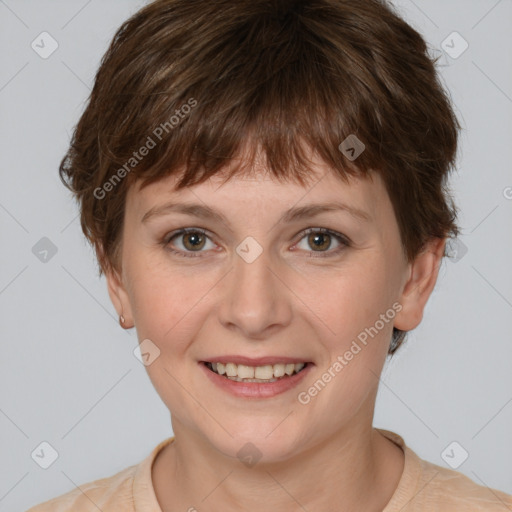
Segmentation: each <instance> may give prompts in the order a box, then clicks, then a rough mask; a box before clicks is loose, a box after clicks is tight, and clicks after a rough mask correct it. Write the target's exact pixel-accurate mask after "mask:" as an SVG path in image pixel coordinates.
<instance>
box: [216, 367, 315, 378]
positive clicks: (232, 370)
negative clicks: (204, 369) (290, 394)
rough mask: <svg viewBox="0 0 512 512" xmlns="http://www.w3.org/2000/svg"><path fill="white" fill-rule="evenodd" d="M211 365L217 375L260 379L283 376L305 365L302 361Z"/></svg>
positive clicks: (299, 369) (297, 370)
mask: <svg viewBox="0 0 512 512" xmlns="http://www.w3.org/2000/svg"><path fill="white" fill-rule="evenodd" d="M211 365H212V369H213V371H214V372H217V373H218V374H219V375H224V374H226V375H227V376H228V377H239V378H241V379H262V380H268V379H272V378H278V377H283V376H284V375H285V374H286V375H291V374H292V373H293V372H295V373H297V372H300V371H301V370H302V368H304V366H305V364H304V363H297V364H293V363H289V364H274V365H271V364H267V365H263V366H246V365H244V364H235V363H211Z"/></svg>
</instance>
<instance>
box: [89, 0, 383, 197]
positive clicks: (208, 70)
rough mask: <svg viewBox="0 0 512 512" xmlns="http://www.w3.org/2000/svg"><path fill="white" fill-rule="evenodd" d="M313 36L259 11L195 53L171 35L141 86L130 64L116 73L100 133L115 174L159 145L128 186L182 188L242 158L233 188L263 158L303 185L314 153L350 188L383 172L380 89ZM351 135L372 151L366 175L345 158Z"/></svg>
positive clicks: (173, 31)
mask: <svg viewBox="0 0 512 512" xmlns="http://www.w3.org/2000/svg"><path fill="white" fill-rule="evenodd" d="M260 7H261V4H260ZM200 21H201V20H200ZM200 21H199V23H200ZM171 23H172V22H171ZM168 24H169V23H168ZM312 25H314V21H313V20H311V19H302V18H301V17H300V13H297V12H295V13H293V14H290V16H289V17H288V18H287V19H285V20H284V21H283V20H282V19H279V18H276V17H274V16H272V14H271V13H264V12H263V13H262V12H259V13H254V14H253V16H248V17H246V18H244V19H242V20H240V21H239V22H237V21H236V19H235V21H233V23H231V24H228V25H227V26H226V27H223V29H224V30H223V32H222V33H219V31H220V28H218V27H217V28H216V30H215V31H214V32H213V33H210V32H208V31H206V33H205V34H204V35H203V37H202V38H201V40H200V41H199V40H197V41H196V42H195V45H194V46H192V47H191V46H186V45H185V46H184V45H183V43H182V41H181V36H182V34H181V32H182V31H180V30H179V29H177V28H174V27H171V28H169V27H167V28H166V30H165V31H164V32H163V33H162V34H158V33H157V34H153V38H155V39H159V40H158V42H157V41H155V42H154V44H155V45H158V46H160V47H162V44H163V43H165V47H166V48H168V51H160V52H157V53H154V54H150V55H149V56H148V55H145V59H146V60H145V69H146V70H147V71H146V73H145V74H144V75H143V77H140V76H139V77H137V76H133V77H132V76H131V72H130V69H133V65H134V63H133V61H132V64H131V65H130V66H128V63H125V62H120V63H118V73H117V74H116V79H117V80H122V83H123V87H122V93H121V94H119V95H118V96H117V97H116V98H115V101H114V103H112V102H111V103H110V104H109V105H108V110H104V112H108V113H107V115H106V116H105V118H104V119H103V120H101V121H100V123H101V124H100V130H101V129H102V128H103V129H105V130H107V131H108V138H107V137H105V136H104V135H103V133H102V132H101V131H100V134H99V138H100V139H101V140H108V139H110V147H109V148H108V152H109V154H110V155H111V156H112V157H114V158H113V161H111V164H113V162H114V161H115V163H116V164H117V165H118V166H121V165H124V164H125V163H126V162H127V161H128V160H129V159H130V158H131V157H132V153H133V151H137V149H138V148H139V147H140V146H142V145H143V144H144V143H145V142H147V143H148V144H149V145H151V146H153V147H152V148H151V149H150V150H149V152H148V154H147V156H145V157H144V158H143V159H142V160H141V161H140V162H137V165H135V166H134V167H133V169H131V170H130V173H129V179H128V182H127V185H129V184H131V183H132V182H133V181H135V180H142V184H141V187H142V188H143V187H145V186H147V185H149V184H151V183H154V182H155V181H158V180H160V179H162V178H164V177H167V176H169V175H172V174H175V173H177V172H180V174H181V172H183V174H182V178H181V180H180V181H179V183H178V184H177V188H183V187H185V186H190V185H193V184H197V183H201V182H202V181H204V180H206V179H208V178H209V177H211V176H213V175H214V174H216V173H217V172H219V171H220V170H221V169H223V168H225V167H226V166H227V165H228V164H231V163H232V162H233V161H234V160H235V159H240V160H241V161H242V163H243V165H241V166H237V167H236V168H235V169H234V170H233V172H231V173H230V174H229V176H228V179H229V177H231V176H232V175H234V174H235V173H246V172H250V168H251V167H252V165H253V164H254V159H255V157H256V155H257V154H261V155H262V156H263V158H264V161H263V162H264V165H265V167H266V168H267V169H268V170H269V172H270V173H272V175H274V176H275V177H276V178H277V179H279V180H284V179H286V180H294V181H298V182H299V183H301V184H303V185H305V184H306V183H308V182H309V181H310V176H311V158H310V157H311V155H312V154H314V155H316V156H317V157H318V158H320V159H321V160H322V161H324V162H325V163H326V164H327V165H328V166H329V167H331V168H332V169H333V170H336V171H337V172H338V174H339V175H340V176H341V177H342V178H344V177H346V175H347V174H355V173H363V174H364V173H365V172H366V171H367V170H368V169H369V168H371V167H377V166H378V165H379V164H380V160H381V158H379V152H378V151H377V152H376V151H375V149H376V148H378V147H379V146H378V145H376V144H375V141H378V140H381V139H382V138H383V135H382V133H380V132H379V116H380V115H381V114H380V113H379V111H378V109H376V108H375V97H376V95H377V93H378V90H379V84H378V83H377V82H376V80H375V77H374V76H373V75H372V73H371V70H365V69H364V68H362V67H361V66H359V65H358V64H357V62H358V61H360V60H361V59H362V58H363V55H362V54H361V52H362V50H358V48H357V47H352V46H349V45H348V43H347V48H346V49H345V51H344V52H340V49H339V48H336V47H335V45H334V43H333V42H332V41H330V40H329V38H328V36H327V35H326V37H325V38H319V36H318V35H317V34H316V33H315V30H314V28H315V27H314V26H312ZM206 28H207V29H208V28H209V27H206ZM213 28H215V27H213ZM213 28H212V29H211V30H213ZM337 37H338V39H339V35H338V36H337ZM359 37H361V34H359ZM162 38H163V40H162ZM124 44H130V41H128V40H127V41H126V42H125V43H124ZM148 44H149V43H148ZM131 55H132V57H133V54H131ZM340 55H341V57H342V60H341V61H340ZM191 63H193V65H194V69H193V70H191V69H190V64H191ZM135 65H137V62H136V63H135ZM137 78H138V80H139V81H137ZM140 80H142V82H140ZM178 91H179V93H178ZM370 91H372V92H370ZM120 112H122V113H123V114H124V115H123V120H122V123H120V120H119V113H120ZM114 126H116V127H117V133H116V135H115V136H112V135H113V133H112V128H113V127H114ZM141 134H143V135H142V137H141ZM105 135H107V134H105ZM349 136H352V137H353V136H355V137H357V139H358V140H360V141H361V142H362V143H363V144H364V147H365V151H364V152H363V153H361V154H360V155H359V156H358V158H357V167H356V166H355V161H353V160H351V159H350V158H347V154H344V153H343V152H342V151H341V150H340V149H339V146H340V144H341V143H342V142H343V141H345V140H346V139H347V137H349ZM348 155H349V156H350V154H348ZM114 170H115V169H114ZM112 171H113V169H112V165H111V166H110V169H109V172H110V173H112ZM106 178H108V176H106V175H105V176H104V179H106Z"/></svg>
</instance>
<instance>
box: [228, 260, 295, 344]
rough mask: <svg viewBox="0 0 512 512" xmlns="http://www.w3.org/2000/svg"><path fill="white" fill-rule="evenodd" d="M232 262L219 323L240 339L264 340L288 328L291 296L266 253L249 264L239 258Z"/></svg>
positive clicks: (276, 267)
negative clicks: (235, 332)
mask: <svg viewBox="0 0 512 512" xmlns="http://www.w3.org/2000/svg"><path fill="white" fill-rule="evenodd" d="M233 260H234V261H233V266H234V268H233V269H232V270H231V272H229V274H228V276H226V277H227V279H228V281H227V282H226V283H225V287H224V289H223V293H222V294H221V297H220V307H219V309H218V312H219V320H220V322H221V323H222V325H223V326H224V327H225V328H227V329H229V330H232V331H238V335H239V336H243V337H244V338H246V339H252V340H264V339H265V338H267V337H268V336H270V335H274V334H275V333H276V332H277V331H279V330H280V329H283V328H285V327H286V326H287V325H289V324H290V321H291V317H292V308H291V303H290V299H291V295H292V293H291V292H290V289H289V288H288V287H287V286H286V285H285V284H284V283H285V282H286V280H285V279H284V276H282V275H279V269H278V265H272V262H271V261H270V258H269V257H267V252H266V251H263V252H262V253H261V254H260V255H259V256H258V257H257V258H256V259H255V260H254V261H252V262H250V263H249V262H248V261H246V260H244V258H242V257H240V256H238V254H235V256H234V258H233ZM279 268H280V269H281V273H282V272H283V267H279Z"/></svg>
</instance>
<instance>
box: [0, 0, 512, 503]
mask: <svg viewBox="0 0 512 512" xmlns="http://www.w3.org/2000/svg"><path fill="white" fill-rule="evenodd" d="M144 3H145V2H142V1H133V0H131V1H126V0H123V1H121V0H108V1H101V2H100V1H99V0H90V1H88V2H87V1H83V0H73V1H70V0H66V1H63V0H61V1H56V0H54V1H49V0H44V1H43V0H37V1H36V0H33V1H29V0H0V38H1V39H0V43H1V54H2V65H1V66H0V109H1V110H0V112H1V115H0V140H1V144H2V151H0V168H1V172H2V176H1V183H2V187H1V189H0V226H1V233H2V251H1V252H0V269H1V270H0V272H1V273H0V311H1V358H0V365H1V369H0V379H1V380H0V382H1V385H0V464H1V467H0V511H13V510H25V509H26V508H28V507H29V506H31V505H34V504H35V503H39V502H41V501H43V500H47V499H49V498H51V497H54V496H57V495H60V494H62V493H64V492H67V491H69V490H71V489H74V488H75V486H76V485H79V484H81V483H85V482H89V481H92V480H95V479H97V478H101V477H105V476H110V475H112V474H114V473H116V472H118V471H120V470H121V469H124V468H125V467H127V466H129V465H132V464H136V463H138V462H140V461H141V460H142V459H143V458H144V457H146V456H147V455H148V454H149V452H150V451H151V449H152V448H153V447H154V446H155V445H156V444H157V443H158V442H159V441H161V440H163V439H165V438H166V437H169V436H170V435H171V434H172V432H171V429H170V418H169V413H168V411H167V409H166V407H165V406H164V404H163V403H162V401H161V400H160V398H159V397H158V395H157V394H156V392H155V391H154V389H153V387H152V385H151V383H150V381H149V378H148V377H147V375H146V372H145V368H144V366H143V365H142V364H141V363H140V362H139V361H138V360H137V359H136V357H134V354H133V351H134V349H135V348H136V346H137V340H136V333H135V330H132V331H131V332H127V331H124V330H122V329H121V328H120V327H119V325H118V323H117V317H116V314H115V310H114V308H113V306H112V305H111V303H110V300H109V297H108V294H107V290H106V284H105V280H104V278H102V279H101V280H100V279H98V278H97V273H96V263H95V261H94V257H93V253H92V250H91V249H90V248H89V246H88V245H86V242H85V239H84V238H83V236H82V234H81V231H80V226H79V221H78V219H77V209H76V206H75V204H74V203H73V201H72V199H71V198H70V196H69V195H68V192H67V190H66V189H65V188H64V187H63V186H62V185H61V183H60V181H59V179H58V175H57V167H58V164H59V162H60V159H61V157H62V156H63V154H64V151H65V149H66V147H67V144H68V141H69V137H70V134H71V131H72V128H73V126H74V124H75V123H76V122H77V121H78V118H79V116H80V113H81V112H82V109H83V107H84V101H85V100H86V98H87V96H88V94H89V92H90V88H91V84H92V80H93V77H94V73H95V71H96V69H97V66H98V64H99V60H100V58H101V56H102V54H103V53H104V51H105V50H106V47H107V44H108V43H109V42H110V39H111V37H112V36H113V34H114V32H115V30H116V29H117V27H118V26H119V25H120V24H121V22H122V21H124V20H125V19H126V18H127V17H128V16H129V15H131V14H132V13H133V12H135V11H136V10H137V9H138V8H139V7H140V6H142V5H143V4H144ZM396 5H398V6H399V7H400V10H401V12H402V13H403V16H404V17H405V18H406V20H407V21H408V22H409V23H411V24H412V25H413V26H414V27H415V28H416V29H418V30H419V31H420V32H421V33H422V34H424V36H425V37H426V39H427V40H428V42H429V44H430V45H431V47H432V51H433V52H435V53H436V54H439V55H440V56H441V58H440V61H439V66H440V70H441V73H442V77H443V80H444V82H445V84H446V86H447V87H448V89H449V90H450V92H451V95H452V97H453V101H454V103H455V105H456V109H457V113H458V116H459V119H460V121H461V123H462V125H463V128H464V131H463V134H462V137H461V148H460V151H459V155H460V156H459V163H458V172H457V174H455V175H454V176H453V179H452V187H453V189H454V191H455V197H456V200H457V202H458V204H459V206H460V209H461V214H460V224H461V225H462V228H463V235H462V237H461V238H460V240H461V241H462V243H463V244H464V246H465V247H466V248H467V253H465V254H463V251H462V252H461V251H460V250H459V253H458V257H457V258H452V259H451V260H445V262H444V263H443V266H442V269H441V272H440V277H439V281H438V284H437V288H436V290H435V292H434V294H433V296H432V298H431V300H430V302H429V304H428V306H427V310H426V314H425V318H424V320H423V323H422V324H421V326H420V327H419V328H418V329H416V330H415V331H414V332H412V333H411V334H410V335H409V340H408V343H407V345H406V346H405V347H403V348H402V349H401V350H400V351H399V353H398V355H397V356H396V357H395V358H394V359H393V360H392V361H391V362H390V364H389V365H387V366H386V368H385V371H384V373H383V376H382V383H381V387H380V392H379V397H378V403H377V410H376V418H375V425H376V426H378V427H382V428H388V429H391V430H394V431H396V432H398V433H399V434H401V435H402V436H403V437H404V438H405V441H406V443H408V444H409V446H410V447H411V448H412V449H413V450H415V451H416V452H417V453H418V454H419V456H420V457H422V458H425V459H427V460H430V461H432V462H434V463H436V464H439V465H442V466H446V467H448V466H447V463H446V462H445V460H443V458H442V456H441V454H442V453H443V452H444V450H445V448H446V447H447V446H448V445H449V444H450V443H452V442H453V441H457V442H458V443H459V444H460V446H461V447H463V449H465V450H466V451H467V452H468V453H469V457H468V458H467V460H466V461H465V462H464V463H463V464H462V465H460V466H459V467H458V470H459V471H461V472H463V473H465V474H466V475H468V476H469V477H471V478H472V479H473V480H475V481H476V482H478V483H480V484H482V485H488V486H490V487H493V488H497V489H501V490H503V491H506V492H509V493H512V441H511V432H512V428H511V427H512V372H511V361H512V343H511V334H510V333H511V328H512V271H511V269H510V262H511V261H512V237H511V234H512V215H511V213H512V188H510V187H512V173H511V164H510V162H511V161H512V151H511V145H512V144H511V143H512V138H511V136H512V116H511V113H512V59H511V57H510V56H511V49H512V44H511V35H510V34H511V28H512V26H511V25H512V2H511V0H501V1H496V0H472V1H468V0H457V1H455V0H450V1H445V0H435V1H433V0H429V1H427V0H423V1H420V0H416V1H414V2H413V1H411V0H400V1H398V2H396ZM43 31H47V32H49V34H51V36H52V37H53V38H54V39H55V40H56V41H57V42H58V45H59V46H58V49H57V50H56V51H55V52H54V53H53V54H52V55H50V56H49V57H48V58H46V59H43V58H41V57H40V56H39V54H38V53H36V52H35V51H34V50H33V49H32V47H31V43H32V41H34V40H35V41H36V42H37V41H38V40H39V41H40V38H39V39H38V36H39V34H40V33H41V32H43ZM453 31H457V32H458V33H460V34H461V36H462V37H463V38H464V39H465V40H466V41H467V42H468V44H469V47H468V49H467V50H466V51H465V52H464V53H462V54H461V55H460V56H458V57H457V58H453V57H451V56H449V55H448V54H447V53H446V52H445V51H444V50H443V47H442V41H443V40H445V39H446V38H447V36H449V35H450V34H451V33H452V32H453ZM452 40H453V41H454V42H453V43H451V42H450V41H452ZM448 43H449V44H450V45H451V46H452V47H453V48H452V49H451V50H450V51H451V52H452V53H453V52H458V51H460V49H461V48H462V46H461V45H460V43H461V41H460V40H459V41H457V40H456V39H455V40H454V39H453V36H452V38H451V39H450V38H449V39H448ZM40 44H41V43H40ZM49 47H50V46H49V40H47V41H46V44H45V48H46V49H48V48H49ZM43 237H47V238H48V239H49V240H51V242H52V243H53V244H54V245H55V247H56V248H57V252H56V254H54V255H53V256H52V253H51V252H50V253H48V255H47V257H46V258H47V261H46V262H44V261H41V260H40V257H42V256H41V254H39V257H36V255H37V250H34V251H35V252H36V254H34V252H33V247H34V246H36V244H37V243H38V242H39V241H40V240H41V238H43ZM39 243H44V242H39ZM46 243H47V242H46ZM38 247H39V246H36V248H38ZM461 255H462V257H460V256H461ZM458 258H459V259H458ZM43 441H47V442H48V443H50V444H51V445H52V446H53V447H54V448H55V449H56V450H57V452H58V453H59V457H58V458H57V460H56V461H55V462H54V463H53V464H52V465H51V466H50V467H49V468H48V469H46V470H45V469H42V468H41V467H40V466H39V465H38V464H36V462H35V461H34V460H33V458H32V457H31V454H32V452H33V451H34V450H35V449H36V448H37V447H38V446H39V445H40V443H41V442H43ZM46 453H48V452H46ZM448 453H449V454H450V455H451V457H452V460H457V459H458V458H460V456H461V453H462V452H461V448H459V447H456V448H455V449H454V451H453V452H451V451H450V450H448Z"/></svg>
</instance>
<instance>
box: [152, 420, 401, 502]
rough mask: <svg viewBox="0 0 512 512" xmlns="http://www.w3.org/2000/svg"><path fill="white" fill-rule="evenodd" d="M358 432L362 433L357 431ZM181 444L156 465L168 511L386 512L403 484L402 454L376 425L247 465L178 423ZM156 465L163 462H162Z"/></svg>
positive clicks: (160, 492)
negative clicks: (289, 454) (297, 511)
mask: <svg viewBox="0 0 512 512" xmlns="http://www.w3.org/2000/svg"><path fill="white" fill-rule="evenodd" d="M356 427H357V428H356ZM173 430H174V432H175V441H174V442H173V443H171V444H170V445H168V446H167V447H166V448H165V449H164V451H165V453H163V452H162V454H161V455H162V457H160V456H159V457H158V458H157V461H155V464H154V466H153V474H154V486H155V492H156V495H157V498H158V501H159V502H160V504H161V507H162V510H165V511H166V512H172V511H174V510H181V511H182V510H191V511H193V510H194V509H197V510H201V511H203V510H204V511H217V510H222V511H223V512H231V511H233V512H234V511H239V510H241V509H242V510H247V511H259V510H262V509H271V510H273V511H274V512H280V511H289V510H290V507H297V509H299V508H300V507H303V508H304V509H307V510H330V509H332V504H333V503H336V509H337V510H339V511H349V510H365V511H369V512H370V511H375V512H377V511H378V512H380V511H382V509H383V508H384V507H385V505H386V504H387V502H388V501H389V500H390V499H391V496H392V494H393V492H394V490H395V489H396V487H397V485H398V481H399V479H400V477H401V474H402V471H403V464H404V456H403V452H402V450H401V449H400V448H399V447H397V446H396V445H394V444H393V443H392V442H391V441H389V440H388V439H386V438H384V436H382V435H381V434H380V433H378V432H377V431H376V430H375V429H373V428H372V427H371V422H370V424H369V425H368V426H367V427H366V428H361V423H360V422H358V424H356V423H354V425H353V426H351V425H349V426H347V427H346V428H344V429H343V430H340V431H337V432H335V433H334V434H333V436H331V437H329V438H322V442H321V443H311V444H310V445H308V446H306V447H304V449H303V450H301V451H297V454H296V455H295V456H294V457H292V458H287V459H286V460H285V461H277V462H272V463H257V464H255V465H254V466H252V467H247V466H245V465H244V464H242V463H241V462H240V461H238V460H233V458H229V457H225V456H224V455H222V454H221V453H219V452H218V451H217V450H215V449H214V448H213V447H212V446H211V444H210V443H209V442H208V440H207V439H205V438H204V437H202V436H200V435H198V434H197V433H196V432H190V431H189V430H188V429H187V428H185V427H184V426H183V425H182V424H180V423H179V422H178V421H176V420H175V421H173ZM157 463H158V464H157Z"/></svg>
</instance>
